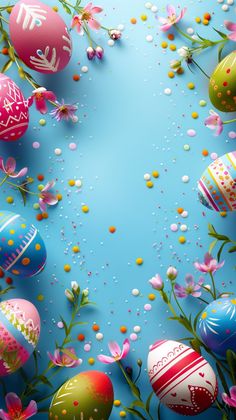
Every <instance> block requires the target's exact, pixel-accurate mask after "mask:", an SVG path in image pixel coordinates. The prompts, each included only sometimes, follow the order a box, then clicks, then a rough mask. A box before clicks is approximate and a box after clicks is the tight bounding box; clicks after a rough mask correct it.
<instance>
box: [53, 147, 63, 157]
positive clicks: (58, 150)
mask: <svg viewBox="0 0 236 420" xmlns="http://www.w3.org/2000/svg"><path fill="white" fill-rule="evenodd" d="M54 153H55V155H57V156H60V155H61V154H62V150H61V149H59V148H56V149H55V150H54Z"/></svg>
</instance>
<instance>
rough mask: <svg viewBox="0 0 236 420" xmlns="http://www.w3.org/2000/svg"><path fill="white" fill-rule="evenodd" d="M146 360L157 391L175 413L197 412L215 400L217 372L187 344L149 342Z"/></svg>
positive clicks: (160, 341)
mask: <svg viewBox="0 0 236 420" xmlns="http://www.w3.org/2000/svg"><path fill="white" fill-rule="evenodd" d="M147 364H148V374H149V379H150V382H151V385H152V388H153V390H154V392H155V394H156V395H157V397H158V398H159V400H160V402H161V403H162V404H164V405H165V406H166V407H168V408H170V409H171V410H173V411H175V412H176V413H178V414H182V415H185V416H195V415H197V414H199V413H201V412H202V411H204V410H207V409H208V408H209V407H210V406H211V405H212V404H213V403H214V401H215V399H216V397H217V393H218V385H217V379H216V375H215V373H214V371H213V369H212V368H211V366H210V364H209V363H208V362H207V361H206V360H205V359H204V358H203V357H202V356H201V355H200V354H199V353H197V352H196V351H195V350H193V349H192V348H191V347H188V346H187V345H186V344H184V343H179V342H178V341H174V340H159V341H156V342H155V343H154V344H153V345H152V346H150V349H149V354H148V362H147Z"/></svg>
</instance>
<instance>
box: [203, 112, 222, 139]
mask: <svg viewBox="0 0 236 420" xmlns="http://www.w3.org/2000/svg"><path fill="white" fill-rule="evenodd" d="M209 113H210V116H209V117H207V118H206V119H205V126H206V127H207V128H210V130H215V136H219V135H220V134H221V133H222V131H223V121H222V119H221V118H220V116H219V114H217V112H215V111H213V109H211V110H210V112H209Z"/></svg>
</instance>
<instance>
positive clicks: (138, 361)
mask: <svg viewBox="0 0 236 420" xmlns="http://www.w3.org/2000/svg"><path fill="white" fill-rule="evenodd" d="M142 364H143V362H142V360H141V359H138V360H137V365H138V366H139V367H141V366H142Z"/></svg>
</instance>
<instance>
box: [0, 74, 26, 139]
mask: <svg viewBox="0 0 236 420" xmlns="http://www.w3.org/2000/svg"><path fill="white" fill-rule="evenodd" d="M0 92H1V95H0V140H4V141H14V140H18V139H19V138H20V137H22V136H23V134H24V133H25V132H26V130H27V128H28V125H29V107H28V101H27V100H26V99H25V98H24V96H23V93H22V92H21V90H20V89H19V88H18V86H17V85H16V84H15V82H13V80H12V79H10V77H8V76H6V75H5V74H1V73H0Z"/></svg>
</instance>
